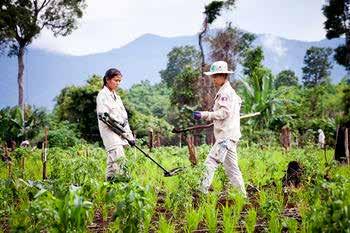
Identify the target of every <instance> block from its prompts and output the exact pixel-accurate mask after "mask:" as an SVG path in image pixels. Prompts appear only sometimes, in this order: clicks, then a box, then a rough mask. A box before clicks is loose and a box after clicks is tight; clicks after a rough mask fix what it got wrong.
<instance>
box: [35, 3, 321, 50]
mask: <svg viewBox="0 0 350 233" xmlns="http://www.w3.org/2000/svg"><path fill="white" fill-rule="evenodd" d="M208 2H210V1H208V0H87V5H88V7H87V8H86V10H85V14H84V16H83V18H82V19H81V20H80V21H79V28H78V29H77V30H75V31H74V32H73V33H72V34H71V35H69V36H67V37H58V38H55V37H53V36H52V33H50V32H47V31H44V32H42V33H41V35H40V36H39V38H37V39H36V40H35V41H34V42H33V44H32V45H33V47H37V48H44V49H48V50H51V51H57V52H60V53H66V54H74V55H84V54H91V53H99V52H105V51H108V50H111V49H113V48H119V47H121V46H123V45H125V44H127V43H129V42H131V41H132V40H134V39H136V38H137V37H139V36H141V35H143V34H145V33H152V34H156V35H160V36H166V37H173V36H183V35H194V34H196V33H198V31H199V30H200V29H201V22H202V21H203V14H202V12H203V9H204V5H205V4H207V3H208ZM324 3H325V0H237V3H236V8H235V9H234V10H233V11H231V12H230V13H229V14H225V15H223V16H222V17H220V18H219V20H218V21H217V22H216V23H215V25H213V26H214V27H220V26H223V25H224V22H225V21H227V20H229V21H232V22H233V25H234V26H237V27H239V28H242V29H244V30H247V31H249V32H253V33H268V34H271V35H272V36H280V37H284V38H287V39H297V40H304V41H317V40H321V39H324V38H325V31H324V29H323V22H324V21H325V18H324V16H323V15H322V11H321V8H322V5H323V4H324Z"/></svg>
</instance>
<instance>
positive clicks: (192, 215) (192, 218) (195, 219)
mask: <svg viewBox="0 0 350 233" xmlns="http://www.w3.org/2000/svg"><path fill="white" fill-rule="evenodd" d="M202 218H203V210H202V209H201V208H200V209H198V210H196V209H192V208H190V209H187V211H186V222H187V225H186V229H185V232H187V233H191V232H193V231H194V230H197V227H198V224H199V222H200V221H201V220H202Z"/></svg>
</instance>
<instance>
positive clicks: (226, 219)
mask: <svg viewBox="0 0 350 233" xmlns="http://www.w3.org/2000/svg"><path fill="white" fill-rule="evenodd" d="M222 212H223V219H222V221H223V227H224V232H225V233H232V232H233V231H234V229H235V226H236V225H235V224H233V223H232V219H233V213H234V209H233V208H232V207H230V206H228V205H226V206H224V208H223V209H222Z"/></svg>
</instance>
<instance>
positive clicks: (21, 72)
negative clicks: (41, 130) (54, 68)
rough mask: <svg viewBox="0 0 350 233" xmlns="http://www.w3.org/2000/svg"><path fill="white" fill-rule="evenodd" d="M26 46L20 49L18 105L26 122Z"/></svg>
mask: <svg viewBox="0 0 350 233" xmlns="http://www.w3.org/2000/svg"><path fill="white" fill-rule="evenodd" d="M24 48H25V47H24V46H20V47H19V49H18V55H17V58H18V78H17V82H18V106H19V107H20V108H21V110H22V120H23V124H24ZM23 126H24V125H23Z"/></svg>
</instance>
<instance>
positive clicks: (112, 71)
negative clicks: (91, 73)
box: [103, 68, 122, 87]
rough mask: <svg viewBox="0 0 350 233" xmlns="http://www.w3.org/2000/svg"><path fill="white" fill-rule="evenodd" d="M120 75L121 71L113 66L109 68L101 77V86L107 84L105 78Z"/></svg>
mask: <svg viewBox="0 0 350 233" xmlns="http://www.w3.org/2000/svg"><path fill="white" fill-rule="evenodd" d="M118 75H120V76H121V75H122V73H121V72H120V71H119V70H118V69H115V68H110V69H108V70H107V71H106V73H105V76H104V77H103V87H104V86H106V85H107V80H110V79H112V78H113V77H114V76H118Z"/></svg>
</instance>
